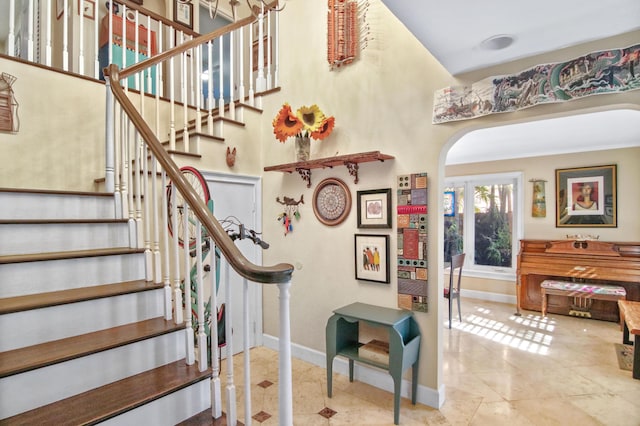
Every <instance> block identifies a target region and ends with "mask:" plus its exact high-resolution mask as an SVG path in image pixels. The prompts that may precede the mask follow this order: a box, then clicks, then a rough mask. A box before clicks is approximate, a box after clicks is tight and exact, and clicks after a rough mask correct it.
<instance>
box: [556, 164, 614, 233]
mask: <svg viewBox="0 0 640 426" xmlns="http://www.w3.org/2000/svg"><path fill="white" fill-rule="evenodd" d="M616 174H617V167H616V165H607V166H593V167H580V168H572V169H558V170H556V227H559V228H560V227H572V226H573V227H617V226H618V223H617V202H616Z"/></svg>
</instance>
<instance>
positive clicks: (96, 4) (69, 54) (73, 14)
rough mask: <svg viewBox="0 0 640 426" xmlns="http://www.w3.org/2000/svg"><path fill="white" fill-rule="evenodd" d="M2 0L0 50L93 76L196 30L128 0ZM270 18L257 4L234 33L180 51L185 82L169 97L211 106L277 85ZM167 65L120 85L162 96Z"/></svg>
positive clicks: (154, 52)
mask: <svg viewBox="0 0 640 426" xmlns="http://www.w3.org/2000/svg"><path fill="white" fill-rule="evenodd" d="M5 1H8V12H9V13H3V14H2V15H1V16H0V53H4V54H5V55H8V56H10V57H15V58H20V59H22V60H26V61H29V62H33V63H37V64H40V65H44V66H47V67H51V68H54V69H58V70H62V71H65V72H69V73H73V74H78V75H82V76H85V77H89V78H93V79H96V80H103V79H104V77H103V69H104V68H105V67H107V66H108V65H109V64H111V63H114V64H116V65H118V67H119V68H120V69H124V68H127V67H130V66H132V65H134V64H137V63H139V62H142V61H144V60H146V59H148V58H150V57H153V56H155V55H159V54H162V53H163V52H166V51H167V50H169V49H171V48H173V47H175V46H178V45H180V44H182V43H185V42H187V41H190V40H193V39H195V38H197V37H198V36H199V34H198V33H197V32H195V31H193V30H191V29H190V28H188V27H187V26H185V25H183V24H181V23H180V22H174V21H172V20H170V19H167V18H165V17H163V16H160V15H158V14H156V13H154V12H151V11H149V10H146V9H144V8H143V7H141V6H139V5H138V4H136V3H134V2H133V1H130V0H115V1H114V0H106V1H99V0H95V1H94V0H5ZM195 6H196V7H197V4H196V5H195ZM4 7H5V6H3V8H4ZM5 10H6V9H5ZM109 12H112V13H109ZM191 12H192V14H193V10H192V11H191ZM191 19H193V15H192V16H191ZM276 20H277V14H273V13H269V11H268V10H265V9H263V10H262V13H259V14H258V16H257V17H256V18H255V19H254V22H253V23H252V24H251V25H249V26H248V27H247V29H246V30H245V31H240V32H237V34H236V38H235V39H234V36H233V35H232V34H231V33H230V34H229V35H228V36H227V37H226V38H225V37H221V38H220V39H219V40H216V41H212V42H211V43H210V45H205V46H202V47H201V48H200V49H198V52H197V53H196V55H191V54H190V53H186V54H185V55H186V60H185V61H184V63H183V64H180V68H179V69H178V78H180V80H186V84H187V86H186V87H184V88H181V90H180V91H178V92H177V93H175V94H174V100H175V101H178V102H183V103H185V104H189V105H191V106H196V105H200V106H201V107H205V106H207V107H210V108H211V109H213V108H216V107H218V106H225V105H228V104H230V103H231V101H232V100H236V101H237V100H240V101H244V100H247V103H248V104H250V105H253V102H254V100H253V95H254V94H255V93H256V92H260V91H264V90H268V89H271V88H273V87H276V86H277V85H278V78H277V65H276V63H277V57H278V52H277V50H276V49H277V42H276V41H277V34H276V32H277V23H276ZM259 40H262V43H259V42H258V41H259ZM247 64H248V66H246V65H247ZM167 72H168V70H167V69H165V68H163V67H157V68H153V69H150V70H149V71H148V73H147V74H145V75H144V76H142V77H137V78H136V77H131V78H128V79H127V80H126V81H124V82H123V86H124V87H125V88H126V89H131V90H141V91H144V92H147V93H151V94H155V93H156V90H158V91H159V95H160V96H161V97H164V96H168V95H169V94H168V93H167V92H168V90H169V86H170V83H169V81H168V79H167V78H166V77H165V75H166V73H167ZM180 73H182V74H184V75H185V77H187V76H188V78H182V76H181V75H179V74H180ZM156 81H157V82H158V83H159V84H157V85H156Z"/></svg>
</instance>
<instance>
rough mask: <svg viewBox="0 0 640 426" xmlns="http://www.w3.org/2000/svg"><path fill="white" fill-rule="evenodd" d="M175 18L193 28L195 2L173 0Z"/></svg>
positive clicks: (176, 20) (179, 22)
mask: <svg viewBox="0 0 640 426" xmlns="http://www.w3.org/2000/svg"><path fill="white" fill-rule="evenodd" d="M173 20H174V21H175V22H177V23H178V24H182V25H184V26H185V27H187V28H189V29H193V4H191V1H190V0H173Z"/></svg>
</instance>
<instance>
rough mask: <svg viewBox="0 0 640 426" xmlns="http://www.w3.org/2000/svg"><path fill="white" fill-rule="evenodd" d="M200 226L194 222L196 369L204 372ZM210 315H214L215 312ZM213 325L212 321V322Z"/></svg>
mask: <svg viewBox="0 0 640 426" xmlns="http://www.w3.org/2000/svg"><path fill="white" fill-rule="evenodd" d="M202 267H203V266H202V226H201V225H200V221H199V220H196V275H197V277H196V309H197V311H198V360H199V364H198V369H199V370H200V371H204V370H206V369H207V368H209V365H208V363H207V354H208V352H209V351H208V348H207V334H206V333H205V330H204V324H205V317H204V285H203V276H202ZM211 315H215V311H213V313H212V314H211ZM212 324H213V321H212Z"/></svg>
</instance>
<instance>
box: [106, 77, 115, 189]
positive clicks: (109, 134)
mask: <svg viewBox="0 0 640 426" xmlns="http://www.w3.org/2000/svg"><path fill="white" fill-rule="evenodd" d="M104 79H105V83H106V84H105V87H106V89H107V96H106V98H105V99H106V105H105V136H104V137H105V181H104V183H105V191H106V192H114V190H115V148H114V146H115V145H114V141H113V128H114V124H113V93H112V92H111V76H109V75H105V76H104Z"/></svg>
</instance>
